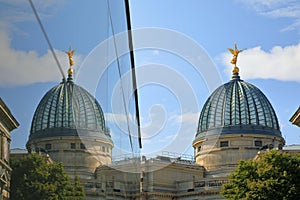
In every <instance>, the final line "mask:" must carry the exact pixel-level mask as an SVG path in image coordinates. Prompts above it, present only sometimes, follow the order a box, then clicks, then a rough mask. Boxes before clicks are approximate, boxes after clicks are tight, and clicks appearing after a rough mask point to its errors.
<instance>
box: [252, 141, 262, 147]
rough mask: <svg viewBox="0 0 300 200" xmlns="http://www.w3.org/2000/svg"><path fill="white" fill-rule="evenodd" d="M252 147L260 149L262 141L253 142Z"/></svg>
mask: <svg viewBox="0 0 300 200" xmlns="http://www.w3.org/2000/svg"><path fill="white" fill-rule="evenodd" d="M254 146H256V147H262V141H261V140H255V141H254Z"/></svg>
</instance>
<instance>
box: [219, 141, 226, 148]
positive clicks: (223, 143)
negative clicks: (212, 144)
mask: <svg viewBox="0 0 300 200" xmlns="http://www.w3.org/2000/svg"><path fill="white" fill-rule="evenodd" d="M220 147H228V141H221V142H220Z"/></svg>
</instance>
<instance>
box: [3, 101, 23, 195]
mask: <svg viewBox="0 0 300 200" xmlns="http://www.w3.org/2000/svg"><path fill="white" fill-rule="evenodd" d="M18 126H19V123H18V122H17V120H16V119H15V118H14V116H13V115H12V114H11V112H10V110H9V109H8V107H7V106H6V105H5V103H4V102H3V101H2V99H1V98H0V199H4V200H5V199H9V196H10V194H9V187H10V174H11V171H12V169H11V168H10V166H9V156H10V132H11V131H12V130H14V129H16V128H17V127H18Z"/></svg>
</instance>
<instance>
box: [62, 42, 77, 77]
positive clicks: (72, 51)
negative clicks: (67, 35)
mask: <svg viewBox="0 0 300 200" xmlns="http://www.w3.org/2000/svg"><path fill="white" fill-rule="evenodd" d="M64 52H65V53H66V54H67V55H68V56H69V63H70V68H69V69H68V74H69V75H70V76H72V74H73V69H72V66H73V65H74V64H75V62H74V60H73V55H74V53H75V49H73V50H72V48H71V46H70V48H69V51H64Z"/></svg>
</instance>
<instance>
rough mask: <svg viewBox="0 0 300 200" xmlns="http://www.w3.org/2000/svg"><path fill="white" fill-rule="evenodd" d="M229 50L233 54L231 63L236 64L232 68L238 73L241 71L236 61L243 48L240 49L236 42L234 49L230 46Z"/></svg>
mask: <svg viewBox="0 0 300 200" xmlns="http://www.w3.org/2000/svg"><path fill="white" fill-rule="evenodd" d="M228 50H229V51H230V53H231V54H232V55H233V58H232V60H231V61H230V63H231V64H234V68H233V70H232V72H233V73H238V72H239V68H238V67H237V66H236V62H237V57H238V55H239V53H241V52H242V51H244V50H245V49H243V50H238V48H237V46H236V43H234V50H233V49H231V48H228Z"/></svg>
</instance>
